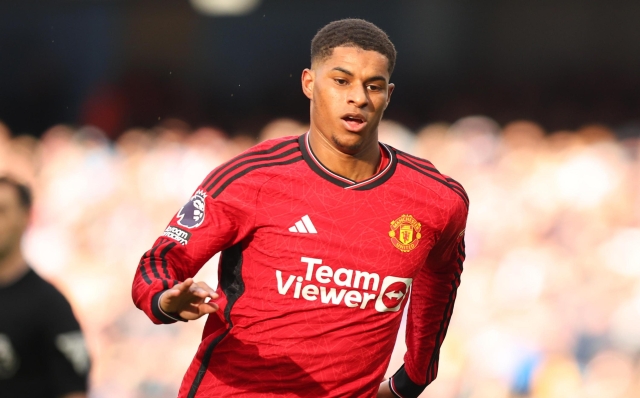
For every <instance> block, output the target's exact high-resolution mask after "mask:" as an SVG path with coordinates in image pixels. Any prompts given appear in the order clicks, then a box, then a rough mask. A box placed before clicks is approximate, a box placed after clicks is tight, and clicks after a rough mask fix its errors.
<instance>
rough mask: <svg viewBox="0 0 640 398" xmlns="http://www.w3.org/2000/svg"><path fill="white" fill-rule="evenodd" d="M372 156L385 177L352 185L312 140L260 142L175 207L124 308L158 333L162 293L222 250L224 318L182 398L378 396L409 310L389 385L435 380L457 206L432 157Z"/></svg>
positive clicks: (462, 218)
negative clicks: (132, 307) (132, 308)
mask: <svg viewBox="0 0 640 398" xmlns="http://www.w3.org/2000/svg"><path fill="white" fill-rule="evenodd" d="M380 146H381V150H382V151H383V153H384V154H385V156H384V158H386V159H387V161H386V165H384V167H382V168H381V170H379V171H378V173H377V174H376V175H374V176H373V177H371V178H369V179H368V180H365V181H360V182H355V181H351V180H349V179H347V178H344V177H341V176H339V175H336V174H334V173H332V172H331V171H329V170H328V169H326V168H325V167H324V166H323V165H322V163H321V162H320V161H319V160H318V159H317V158H316V157H315V156H314V154H313V152H312V151H311V149H310V146H309V141H308V133H307V134H305V135H302V136H300V137H287V138H282V139H277V140H270V141H266V142H263V143H261V144H259V145H257V146H255V147H253V148H251V149H249V150H248V151H246V152H244V153H243V154H241V155H239V156H237V157H236V158H234V159H232V160H231V161H229V162H227V163H225V164H223V165H221V166H220V167H218V168H216V169H215V170H214V171H213V172H211V174H209V176H208V177H207V178H206V179H205V180H204V181H203V182H202V184H201V185H200V186H199V187H198V188H197V190H196V192H195V193H194V195H193V196H192V198H191V200H190V201H189V202H188V203H187V204H186V205H185V206H184V207H182V208H181V209H180V211H178V213H177V214H176V216H175V217H174V219H173V220H172V221H171V223H170V224H169V226H168V227H167V229H166V230H165V233H164V235H163V236H161V237H160V238H158V240H157V241H156V242H155V244H154V245H153V247H152V248H151V249H150V250H149V251H148V252H146V253H145V254H144V255H143V257H142V259H141V261H140V263H139V266H138V268H137V271H136V275H135V278H134V281H133V300H134V302H135V304H136V305H137V306H138V307H139V308H140V309H142V310H143V311H144V312H145V313H146V314H147V315H148V316H149V318H151V320H152V321H153V322H155V323H172V322H175V321H179V320H181V319H179V318H180V317H179V316H177V315H175V314H167V313H164V312H163V311H162V310H161V309H160V307H159V305H158V300H159V297H160V295H161V294H162V292H164V291H165V290H166V289H169V288H171V287H172V286H174V285H175V284H177V283H179V281H183V280H184V279H186V278H188V277H192V276H193V275H194V274H195V273H196V272H197V271H198V270H199V269H200V268H201V267H202V265H203V264H204V263H205V262H206V261H207V260H209V259H210V258H211V257H212V256H213V255H214V254H215V253H216V252H219V251H221V257H220V263H219V287H218V289H217V293H218V294H219V295H220V298H219V299H218V300H217V301H216V302H217V303H218V304H219V306H220V310H219V311H218V312H216V313H214V314H211V315H209V317H208V320H207V323H206V326H205V328H204V332H203V338H202V342H201V344H200V346H199V348H198V350H197V353H196V355H195V358H194V359H193V362H192V363H191V365H190V367H189V369H188V370H187V372H186V375H185V377H184V379H183V383H182V385H181V387H180V392H179V396H180V397H272V396H273V397H275V396H278V397H375V395H376V393H377V390H378V386H379V383H380V382H381V381H382V379H383V376H384V373H385V371H386V369H387V367H388V364H389V360H390V356H391V353H392V350H393V347H394V344H395V341H396V335H397V332H398V328H399V326H400V322H401V320H402V314H403V310H404V307H405V305H407V303H408V302H409V309H408V319H407V331H406V336H407V337H406V342H407V353H406V355H405V358H404V360H405V363H404V365H403V366H402V367H401V368H400V369H399V370H398V372H397V373H396V374H395V375H394V376H393V377H392V378H391V379H390V386H391V388H392V390H393V391H394V393H395V394H396V395H397V396H400V397H417V396H418V395H419V394H420V392H422V390H423V389H424V388H425V387H426V386H427V385H428V384H429V383H430V382H431V381H432V380H433V379H434V378H435V377H436V373H437V371H438V355H439V349H440V345H441V344H442V341H443V339H444V337H445V334H446V331H447V327H448V325H449V320H450V318H451V314H452V311H453V305H454V301H455V298H456V291H457V288H458V286H459V284H460V274H461V272H462V264H463V260H464V257H465V254H464V240H463V237H464V229H465V224H466V218H467V209H468V198H467V195H466V193H465V191H464V190H463V188H462V187H461V185H460V184H458V183H457V182H455V181H454V180H452V179H451V178H448V177H446V176H444V175H442V174H440V173H439V172H438V171H437V170H436V169H435V168H434V167H433V165H432V164H431V163H429V162H428V161H425V160H422V159H419V158H416V157H413V156H411V155H408V154H406V153H403V152H401V151H398V150H396V149H394V148H391V147H389V146H387V145H384V144H380ZM409 296H410V300H409Z"/></svg>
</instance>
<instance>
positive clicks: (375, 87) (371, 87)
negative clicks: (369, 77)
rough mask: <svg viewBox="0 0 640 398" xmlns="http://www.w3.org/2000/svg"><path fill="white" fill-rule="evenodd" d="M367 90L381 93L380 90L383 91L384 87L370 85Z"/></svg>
mask: <svg viewBox="0 0 640 398" xmlns="http://www.w3.org/2000/svg"><path fill="white" fill-rule="evenodd" d="M367 89H368V90H369V91H380V90H382V87H380V86H376V85H375V84H369V85H367Z"/></svg>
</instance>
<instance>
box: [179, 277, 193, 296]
mask: <svg viewBox="0 0 640 398" xmlns="http://www.w3.org/2000/svg"><path fill="white" fill-rule="evenodd" d="M191 286H193V279H192V278H187V279H185V280H184V282H182V283H178V284H177V285H175V286H174V288H178V290H180V292H181V293H186V292H187V291H189V289H190V288H191Z"/></svg>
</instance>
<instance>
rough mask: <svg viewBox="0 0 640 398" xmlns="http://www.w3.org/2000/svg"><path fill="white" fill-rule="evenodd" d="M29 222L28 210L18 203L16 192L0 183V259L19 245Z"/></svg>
mask: <svg viewBox="0 0 640 398" xmlns="http://www.w3.org/2000/svg"><path fill="white" fill-rule="evenodd" d="M28 223H29V212H28V211H27V210H26V209H25V208H23V207H22V206H21V205H20V200H19V197H18V192H17V191H16V189H15V188H14V187H12V186H10V185H6V184H0V259H1V258H3V257H4V256H5V255H7V254H8V253H10V252H11V251H12V250H14V249H15V248H16V247H18V246H19V245H20V239H21V238H22V234H23V233H24V231H25V230H26V228H27V225H28Z"/></svg>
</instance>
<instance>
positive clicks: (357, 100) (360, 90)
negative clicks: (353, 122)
mask: <svg viewBox="0 0 640 398" xmlns="http://www.w3.org/2000/svg"><path fill="white" fill-rule="evenodd" d="M347 102H348V103H349V105H355V106H356V107H358V108H360V109H361V108H364V107H366V106H367V105H368V104H369V93H368V92H367V90H366V88H365V87H363V86H360V85H357V84H354V85H352V86H351V90H349V93H348V97H347Z"/></svg>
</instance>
